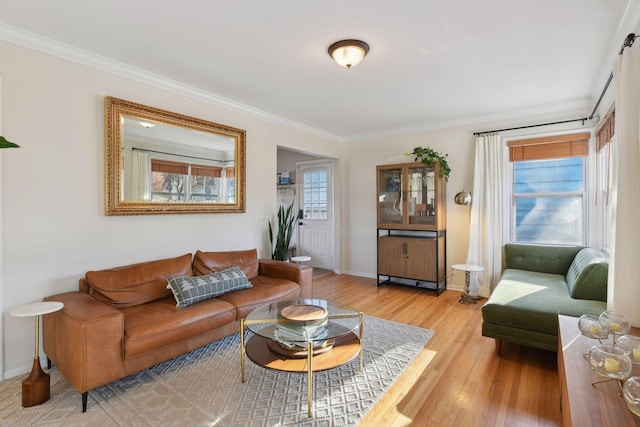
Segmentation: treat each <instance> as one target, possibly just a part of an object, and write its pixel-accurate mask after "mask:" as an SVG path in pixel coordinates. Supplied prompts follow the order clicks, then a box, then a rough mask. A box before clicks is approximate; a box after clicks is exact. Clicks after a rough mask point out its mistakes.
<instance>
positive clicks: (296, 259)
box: [291, 256, 311, 264]
mask: <svg viewBox="0 0 640 427" xmlns="http://www.w3.org/2000/svg"><path fill="white" fill-rule="evenodd" d="M309 261H311V257H310V256H294V257H293V258H291V262H295V263H298V264H301V263H303V262H309Z"/></svg>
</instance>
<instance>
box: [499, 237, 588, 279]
mask: <svg viewBox="0 0 640 427" xmlns="http://www.w3.org/2000/svg"><path fill="white" fill-rule="evenodd" d="M583 247H584V246H547V245H533V244H528V243H507V244H505V245H504V260H503V261H504V262H503V267H502V268H503V269H504V270H507V269H514V270H527V271H537V272H539V273H551V274H562V275H563V276H564V275H565V274H567V270H568V269H569V266H570V265H571V262H572V261H573V259H574V258H575V256H576V254H577V253H578V252H580V250H582V248H583Z"/></svg>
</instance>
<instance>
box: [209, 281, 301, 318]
mask: <svg viewBox="0 0 640 427" xmlns="http://www.w3.org/2000/svg"><path fill="white" fill-rule="evenodd" d="M251 283H252V284H253V287H252V288H251V289H244V290H241V291H235V292H230V293H228V294H224V295H220V296H219V297H218V298H217V299H220V300H222V301H226V302H228V303H230V304H232V305H234V306H235V307H236V310H237V316H238V319H242V318H245V317H247V315H248V314H249V313H251V312H252V311H253V310H254V309H256V308H258V307H260V306H262V305H265V304H269V303H272V302H276V301H287V300H293V299H298V298H300V286H298V284H297V283H296V282H293V281H291V280H286V279H279V278H275V277H266V276H257V277H254V278H253V279H252V280H251Z"/></svg>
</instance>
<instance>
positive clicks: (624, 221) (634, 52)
mask: <svg viewBox="0 0 640 427" xmlns="http://www.w3.org/2000/svg"><path fill="white" fill-rule="evenodd" d="M613 74H614V77H615V79H614V83H615V88H616V98H615V104H616V123H615V138H616V142H615V144H616V149H615V150H614V168H613V192H612V195H611V196H612V197H611V201H612V215H611V217H612V221H611V235H612V239H611V247H612V251H611V263H610V265H609V291H608V297H607V301H608V308H609V309H610V310H615V311H618V312H620V313H624V314H626V315H627V316H628V317H629V319H630V320H631V323H632V324H633V326H636V327H639V326H640V310H638V307H640V280H639V277H640V271H639V270H638V245H639V244H640V223H639V222H638V213H639V212H640V186H639V185H638V183H640V43H637V44H636V45H634V46H631V47H629V48H626V49H624V52H623V53H622V55H620V56H619V57H618V59H617V61H616V63H615V66H614V69H613Z"/></svg>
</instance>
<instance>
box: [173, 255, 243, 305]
mask: <svg viewBox="0 0 640 427" xmlns="http://www.w3.org/2000/svg"><path fill="white" fill-rule="evenodd" d="M167 280H168V282H169V283H168V284H167V289H171V291H172V292H173V296H174V297H175V299H176V306H178V307H187V306H190V305H191V304H194V303H196V302H198V301H202V300H205V299H207V298H213V297H216V296H218V295H222V294H226V293H228V292H231V291H237V290H239V289H247V288H250V287H252V286H253V285H252V284H251V282H249V280H248V279H247V276H245V274H244V273H243V272H242V270H241V269H240V267H238V266H235V265H234V266H233V267H230V268H226V269H224V270H220V271H216V272H215V273H211V274H207V275H205V276H193V277H192V276H167Z"/></svg>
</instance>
